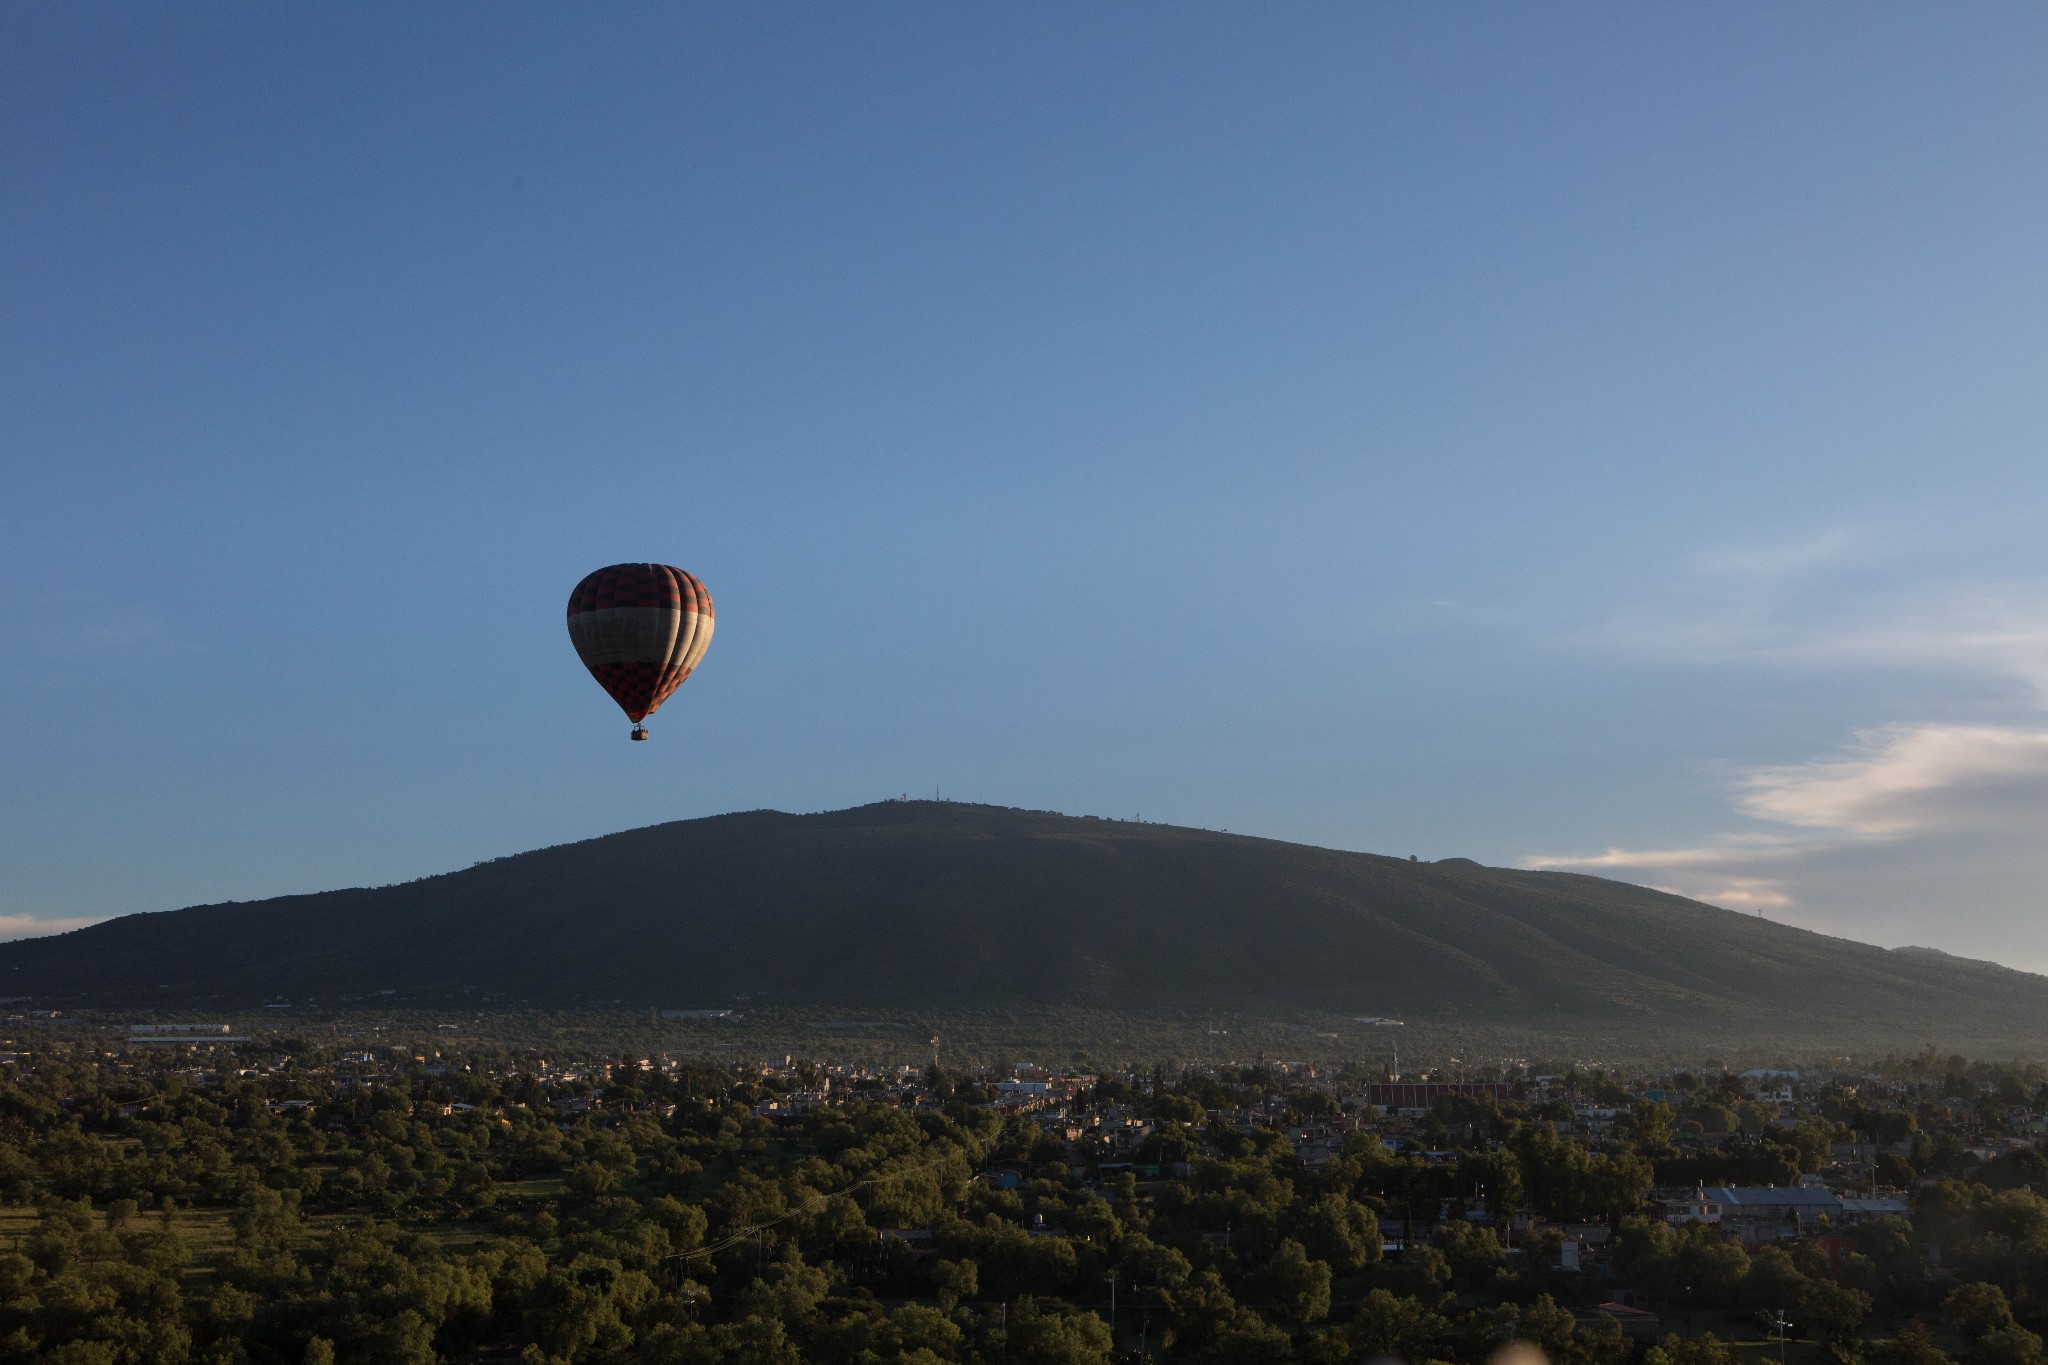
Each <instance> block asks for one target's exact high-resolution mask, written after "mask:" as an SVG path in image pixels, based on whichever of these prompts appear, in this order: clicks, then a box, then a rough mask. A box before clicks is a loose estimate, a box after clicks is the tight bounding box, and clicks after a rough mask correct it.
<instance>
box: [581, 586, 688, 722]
mask: <svg viewBox="0 0 2048 1365" xmlns="http://www.w3.org/2000/svg"><path fill="white" fill-rule="evenodd" d="M711 626H712V612H711V594H710V593H708V592H706V591H704V585H703V584H702V583H699V582H698V581H697V580H696V579H695V578H694V577H692V576H691V575H689V574H686V573H684V572H683V571H682V570H681V569H672V568H670V567H669V566H668V565H666V564H613V565H611V566H610V567H609V568H603V569H599V570H598V571H597V572H596V573H593V574H591V575H589V576H588V577H586V578H585V579H584V580H583V581H582V582H581V583H578V584H577V585H576V591H574V592H572V593H570V594H569V641H570V643H571V644H573V645H575V646H576V653H577V655H578V656H579V657H580V658H581V659H582V660H583V666H584V667H585V668H587V669H589V670H590V676H591V677H593V678H596V679H597V683H598V686H600V687H602V688H603V689H604V690H605V691H607V692H609V693H611V694H612V700H613V701H615V702H617V703H618V704H619V709H620V710H622V711H624V712H625V713H626V719H627V720H630V721H632V722H633V738H634V739H645V738H647V727H646V726H644V725H642V724H641V723H640V722H641V721H643V720H645V719H647V718H648V717H649V716H651V715H653V714H654V713H655V712H656V711H657V710H659V709H660V707H661V704H662V703H663V702H665V701H667V700H668V699H669V694H670V693H672V692H674V691H675V690H676V689H677V688H678V687H681V686H682V685H683V680H684V679H685V678H687V677H689V676H690V674H691V673H693V672H695V671H696V668H697V664H698V661H700V660H701V659H703V657H704V651H705V650H706V649H709V648H710V647H711Z"/></svg>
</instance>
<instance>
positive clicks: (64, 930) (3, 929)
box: [0, 915, 107, 943]
mask: <svg viewBox="0 0 2048 1365" xmlns="http://www.w3.org/2000/svg"><path fill="white" fill-rule="evenodd" d="M106 918H107V916H105V915H93V916H87V917H81V918H76V919H44V918H42V917H41V916H39V915H0V943H5V942H11V941H12V940H14V939H18V938H42V937H44V936H45V935H48V934H68V933H70V932H71V931H72V930H73V929H83V928H85V927H86V926H87V925H88V924H98V923H99V922H100V921H101V920H104V919H106Z"/></svg>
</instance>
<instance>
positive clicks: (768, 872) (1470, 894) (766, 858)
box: [0, 801, 2048, 1046]
mask: <svg viewBox="0 0 2048 1365" xmlns="http://www.w3.org/2000/svg"><path fill="white" fill-rule="evenodd" d="M382 990H393V991H396V992H398V993H400V994H401V995H407V996H413V997H425V996H438V995H442V994H445V993H455V992H464V993H471V994H472V996H473V997H474V996H488V997H491V998H495V999H498V1000H520V999H524V1000H530V1001H533V1002H536V1003H541V1002H550V1003H560V1004H574V1003H579V1002H592V1003H596V1002H607V1003H608V1002H611V1001H623V1002H626V1003H630V1004H642V1005H646V1004H661V1005H710V1004H725V1003H729V1002H730V1001H731V1000H732V998H733V997H734V996H735V995H736V994H741V993H746V994H749V995H752V996H754V997H756V998H760V999H764V1000H766V1001H769V1002H773V1003H777V1004H788V1005H799V1004H846V1005H851V1004H887V1005H899V1006H925V1007H934V1008H965V1007H987V1006H1000V1005H1012V1004H1074V1005H1092V1006H1102V1007H1114V1008H1120V1009H1126V1010H1145V1009H1185V1008H1219V1007H1235V1006H1253V1005H1255V1006H1259V1007H1271V1006H1285V1007H1295V1008H1300V1009H1308V1010H1317V1011H1331V1012H1342V1013H1354V1012H1355V1013H1371V1014H1396V1015H1401V1016H1404V1017H1407V1018H1410V1019H1417V1020H1422V1019H1430V1020H1442V1021H1454V1020H1466V1021H1473V1022H1482V1021H1485V1022H1494V1023H1500V1024H1531V1025H1534V1024H1571V1023H1589V1024H1590V1023H1598V1024H1606V1025H1626V1024H1627V1023H1628V1022H1629V1021H1637V1022H1640V1023H1642V1024H1644V1025H1646V1026H1658V1027H1670V1026H1688V1025H1691V1024H1694V1023H1697V1024H1700V1025H1703V1026H1705V1025H1711V1026H1715V1027H1722V1028H1726V1027H1731V1026H1734V1027H1740V1028H1741V1031H1743V1032H1745V1033H1751V1032H1761V1033H1770V1034H1779V1035H1784V1036H1787V1037H1790V1036H1793V1035H1794V1034H1795V1033H1799V1034H1802V1036H1803V1034H1804V1031H1815V1030H1817V1034H1815V1036H1816V1037H1818V1036H1819V1035H1826V1036H1842V1035H1844V1034H1845V1031H1846V1032H1853V1033H1856V1034H1858V1035H1863V1034H1868V1033H1871V1032H1873V1031H1874V1032H1877V1033H1881V1034H1885V1035H1899V1036H1904V1037H1909V1038H1911V1039H1912V1040H1915V1041H1918V1040H1923V1039H1924V1038H1926V1037H1932V1036H1940V1037H1943V1038H1956V1037H1960V1036H1968V1037H1973V1038H2007V1039H2010V1040H2012V1042H2013V1043H2014V1044H2015V1045H2016V1046H2019V1045H2028V1044H2031V1043H2033V1042H2035V1041H2037V1040H2038V1041H2048V978H2044V977H2039V976H2033V975H2030V974H2027V973H2022V972H2016V971H2010V970H2007V969H2005V968H2001V967H1995V966H1992V965H1991V964H1988V963H1979V962H1971V961H1968V960H1966V959H1961V958H1952V957H1947V956H1945V955H1942V954H1936V953H1927V952H1924V951H1923V952H1912V951H1899V952H1889V951H1886V950H1884V949H1881V948H1874V947H1870V946H1867V945H1864V944H1858V943H1852V942H1849V941H1847V940H1843V939H1835V938H1828V937H1826V936H1823V935H1820V934H1814V933H1810V932H1807V931H1804V930H1799V929H1792V928H1788V927H1786V926H1783V925H1778V924H1772V923H1769V922H1766V921H1763V920H1759V919H1756V918H1753V917H1750V916H1746V915H1739V914H1736V913H1734V912H1732V911H1728V910H1722V909H1718V908H1716V907H1713V906H1707V905H1701V904H1699V903H1697V902H1693V901H1688V900H1685V899H1683V898H1681V897H1677V896H1671V895H1665V894H1663V893H1661V892H1656V891H1650V890H1646V889H1644V888H1642V887H1636V886H1629V885H1626V884H1623V883H1619V882H1611V881H1604V880H1601V879H1599V878H1594V877H1585V876H1576V875H1572V874H1566V873H1556V872H1522V871H1511V870H1506V869H1500V868H1488V867H1481V866H1480V865H1478V864H1476V863H1473V862H1469V861H1467V860H1464V859H1452V860H1449V861H1447V862H1442V863H1412V862H1408V861H1406V860H1400V859H1394V858H1384V857H1375V856H1372V855H1369V854H1360V853H1340V852H1335V851H1332V850H1328V849H1318V848H1309V847H1304V846H1301V845H1295V844H1285V843H1279V842H1275V841H1271V840H1263V839H1253V838H1246V837H1241V836H1234V835H1228V834H1217V833H1211V832H1207V831H1202V830H1191V829H1178V828H1173V827H1170V826H1163V825H1140V824H1127V823H1121V822H1115V821H1104V820H1095V819H1076V818H1073V817H1068V816H1061V815H1051V814H1045V813H1040V812H1031V811H1016V810H1007V809H1002V808H997V807H988V806H968V805H956V804H939V803H933V802H914V801H906V802H887V803H883V804H879V805H873V806H864V807H860V808H857V809H854V810H846V811H835V812H831V813H828V814H822V815H785V814H782V813H779V812H774V811H758V812H749V813H744V814H736V815H725V816H717V817H714V818H711V819H705V820H690V821H682V822H678V823H674V824H667V825H656V826H652V827H650V828H646V829H638V830H630V831H627V832H625V833H622V834H614V835H609V836H607V837H605V838H601V839H592V840H589V841H587V842H584V843H578V844H568V845H563V846H561V847H557V848H549V849H542V850H539V851H536V852H532V853H525V854H521V855H518V856H516V857H510V858H503V859H499V860H497V861H495V862H490V863H484V864H479V865H478V866H475V867H472V868H469V869H467V870H465V871H462V872H455V873H450V874H448V875H445V876H439V877H430V878H426V879H424V880H421V881H417V882H409V883H406V884H404V885H400V886H389V887H379V888H375V889H365V890H349V891H333V892H327V893H324V894H321V895H312V896H288V897H283V898H280V899H277V900H271V901H262V902H255V903H248V904H228V905H209V906H198V907H194V908H192V909H188V910H180V911H176V912H172V913H168V914H148V915H131V916H128V917H126V918H123V919H118V920H112V921H109V922H107V923H104V924H99V925H95V926H93V927H91V928H88V929H81V930H78V931H76V932H74V933H69V934H65V935H62V936H59V937H56V938H48V939H32V940H27V941H23V942H18V943H9V944H0V991H5V992H6V993H7V994H10V995H30V996H34V997H35V998H37V999H38V1000H48V1001H52V1002H62V1003H69V1004H78V1005H84V1004H92V1003H105V1004H114V1003H139V1002H144V1001H147V1002H149V1003H166V1004H168V1003H172V1002H183V1003H195V1004H196V1003H199V1002H201V1001H212V1002H218V1003H220V1004H223V1005H226V1004H232V1003H236V1002H244V1003H246V1002H253V1001H256V1000H260V999H264V998H267V997H271V996H275V995H285V996H288V997H291V998H294V999H305V998H307V997H316V998H318V999H320V1000H323V1001H332V1000H335V999H337V998H339V997H342V996H352V995H364V994H369V993H373V992H377V991H382Z"/></svg>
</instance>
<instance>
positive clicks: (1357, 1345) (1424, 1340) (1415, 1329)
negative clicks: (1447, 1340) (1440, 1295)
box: [1351, 1289, 1450, 1361]
mask: <svg viewBox="0 0 2048 1365" xmlns="http://www.w3.org/2000/svg"><path fill="white" fill-rule="evenodd" d="M1449 1325H1450V1324H1449V1322H1448V1321H1446V1320H1445V1318H1444V1317H1443V1315H1441V1314H1439V1313H1433V1312H1431V1311H1430V1310H1429V1309H1428V1308H1426V1307H1424V1306H1423V1305H1422V1304H1421V1303H1420V1302H1419V1301H1417V1300H1415V1299H1411V1298H1406V1297H1403V1296H1401V1295H1397V1294H1393V1293H1390V1292H1388V1291H1387V1290H1384V1289H1375V1290H1373V1291H1372V1292H1371V1293H1370V1294H1368V1295H1366V1297H1365V1302H1364V1303H1361V1304H1360V1305H1359V1306H1358V1314H1357V1316H1356V1317H1354V1318H1352V1320H1351V1344H1352V1346H1353V1348H1354V1349H1355V1350H1356V1352H1357V1353H1358V1354H1359V1355H1361V1356H1366V1357H1373V1356H1388V1357H1391V1358H1393V1359H1395V1360H1409V1361H1420V1360H1423V1359H1426V1358H1427V1357H1428V1356H1429V1354H1430V1352H1431V1350H1432V1349H1433V1348H1434V1346H1435V1344H1436V1339H1437V1337H1438V1336H1439V1335H1441V1334H1442V1333H1443V1331H1444V1329H1445V1328H1447V1327H1448V1326H1449Z"/></svg>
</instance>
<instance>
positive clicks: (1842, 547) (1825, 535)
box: [1689, 529, 1863, 579]
mask: <svg viewBox="0 0 2048 1365" xmlns="http://www.w3.org/2000/svg"><path fill="white" fill-rule="evenodd" d="M1862 541H1863V537H1862V536H1860V535H1858V534H1855V533H1853V532H1850V531H1847V530H1840V529H1838V530H1832V531H1823V532H1821V533H1820V534H1819V535H1816V536H1810V537H1808V538H1807V539H1805V540H1795V541H1790V542H1786V543H1782V544H1777V545H1722V546H1715V547H1712V548H1709V549H1705V550H1701V551H1700V552H1699V553H1697V554H1695V555H1693V556H1692V558H1691V559H1690V561H1689V563H1690V565H1691V566H1692V567H1693V568H1694V569H1697V570H1700V571H1702V572H1705V573H1709V574H1723V575H1727V576H1730V577H1735V578H1751V579H1755V578H1783V577H1786V576H1788V575H1791V574H1796V573H1801V572H1804V571H1805V570H1808V569H1813V568H1817V567H1819V566H1821V565H1823V564H1829V563H1833V562H1835V561H1837V560H1840V559H1842V558H1844V557H1845V556H1847V555H1848V554H1849V553H1851V552H1852V551H1853V550H1855V549H1856V548H1857V547H1858V546H1859V545H1860V544H1861V543H1862Z"/></svg>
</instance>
